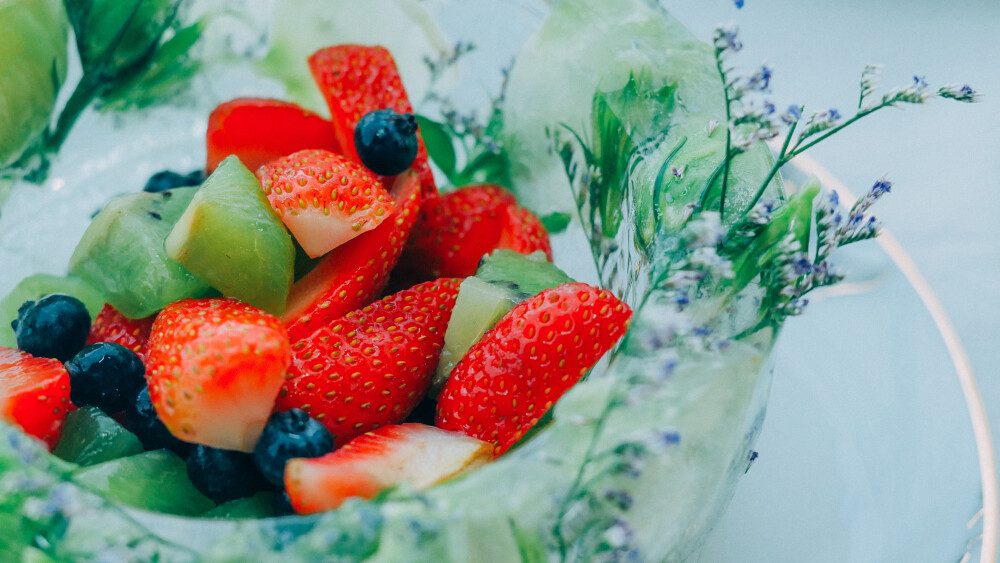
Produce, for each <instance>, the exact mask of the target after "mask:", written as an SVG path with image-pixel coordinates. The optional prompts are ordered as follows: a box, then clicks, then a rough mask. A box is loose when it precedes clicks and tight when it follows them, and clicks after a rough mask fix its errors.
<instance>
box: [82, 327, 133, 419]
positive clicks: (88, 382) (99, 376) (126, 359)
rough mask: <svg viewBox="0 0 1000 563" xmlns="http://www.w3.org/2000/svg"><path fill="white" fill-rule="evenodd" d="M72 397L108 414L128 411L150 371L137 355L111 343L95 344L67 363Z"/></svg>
mask: <svg viewBox="0 0 1000 563" xmlns="http://www.w3.org/2000/svg"><path fill="white" fill-rule="evenodd" d="M66 371H67V372H69V384H70V387H69V397H70V399H72V400H73V403H74V404H76V405H77V406H81V407H82V406H84V405H91V406H94V407H97V408H99V409H101V410H102V411H104V412H106V413H108V414H114V413H116V412H120V411H122V410H125V405H127V404H128V403H130V402H134V401H135V396H136V395H137V394H138V393H139V390H140V389H142V386H143V384H144V381H145V372H146V369H145V367H144V366H143V365H142V360H140V359H139V356H137V355H136V354H135V352H133V351H131V350H129V349H128V348H126V347H124V346H122V345H120V344H113V343H111V342H98V343H97V344H91V345H90V346H87V347H86V348H84V349H83V350H80V352H79V353H78V354H77V355H75V356H73V359H71V360H70V361H68V362H66Z"/></svg>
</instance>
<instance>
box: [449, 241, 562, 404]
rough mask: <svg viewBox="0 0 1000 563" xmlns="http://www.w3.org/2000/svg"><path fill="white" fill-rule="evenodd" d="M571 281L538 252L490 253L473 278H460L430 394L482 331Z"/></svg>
mask: <svg viewBox="0 0 1000 563" xmlns="http://www.w3.org/2000/svg"><path fill="white" fill-rule="evenodd" d="M571 281H573V279H572V278H570V277H569V276H567V275H566V273H565V272H563V271H562V270H560V269H559V268H557V267H556V266H555V265H554V264H552V263H551V262H549V261H548V260H547V259H546V258H545V253H544V252H542V251H537V252H533V253H532V254H529V255H524V254H520V253H518V252H514V251H513V250H496V251H494V252H493V253H492V254H491V255H489V256H487V257H485V258H484V259H483V261H482V263H480V265H479V269H478V270H476V275H475V276H472V277H468V278H465V281H463V282H462V285H461V286H459V289H458V297H457V298H456V299H455V308H454V309H453V310H452V312H451V320H449V321H448V329H447V330H446V331H445V333H444V348H443V349H442V350H441V360H440V361H439V362H438V366H437V372H436V373H435V374H434V379H433V381H432V383H431V394H432V396H434V397H436V396H437V394H438V391H440V389H441V387H443V386H444V384H445V382H447V381H448V376H449V375H451V370H452V369H454V368H455V366H456V365H457V364H458V362H459V361H460V360H461V359H462V358H463V357H464V356H465V354H466V353H467V352H468V351H469V349H470V348H472V345H473V344H475V343H476V342H477V341H478V340H479V339H480V338H482V337H483V335H484V334H486V331H488V330H489V329H491V328H493V325H495V324H496V323H497V321H499V320H500V319H501V318H502V317H503V316H504V315H506V314H507V312H508V311H510V310H511V309H513V308H514V305H517V304H518V303H520V302H521V301H524V300H525V299H528V298H529V297H533V296H535V295H537V294H538V293H541V292H542V290H545V289H548V288H551V287H556V286H557V285H559V284H562V283H566V282H571Z"/></svg>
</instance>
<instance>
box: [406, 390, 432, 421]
mask: <svg viewBox="0 0 1000 563" xmlns="http://www.w3.org/2000/svg"><path fill="white" fill-rule="evenodd" d="M436 416H437V401H435V400H434V399H431V398H429V397H425V398H424V400H423V401H420V403H418V404H417V407H416V408H415V409H413V412H411V413H410V416H407V417H406V420H404V421H403V422H416V423H418V424H426V425H427V426H434V419H435V417H436Z"/></svg>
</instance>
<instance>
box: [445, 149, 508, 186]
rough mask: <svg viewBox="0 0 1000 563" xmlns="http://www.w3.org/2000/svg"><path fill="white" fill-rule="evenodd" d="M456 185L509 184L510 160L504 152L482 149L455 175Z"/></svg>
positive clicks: (454, 181)
mask: <svg viewBox="0 0 1000 563" xmlns="http://www.w3.org/2000/svg"><path fill="white" fill-rule="evenodd" d="M453 183H454V184H455V186H456V187H459V186H465V185H468V184H499V185H501V186H509V185H510V161H508V160H507V154H506V153H504V152H492V151H488V150H486V151H484V152H481V153H479V154H478V155H477V156H476V157H475V158H473V159H472V160H471V161H470V162H469V164H467V165H466V166H465V168H463V169H462V171H461V172H460V173H458V174H456V175H455V179H454V180H453Z"/></svg>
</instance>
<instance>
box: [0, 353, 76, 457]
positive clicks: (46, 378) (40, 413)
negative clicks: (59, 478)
mask: <svg viewBox="0 0 1000 563" xmlns="http://www.w3.org/2000/svg"><path fill="white" fill-rule="evenodd" d="M73 408H74V407H73V403H71V402H70V401H69V374H67V373H66V368H64V367H63V365H62V363H60V362H59V360H53V359H51V358H35V357H33V356H31V355H30V354H27V353H25V352H21V351H18V350H12V349H10V348H2V347H0V419H2V420H4V421H5V422H8V423H10V424H14V425H15V426H19V427H20V428H21V429H22V430H24V432H25V433H26V434H28V435H31V436H34V437H36V438H38V439H40V440H42V441H44V442H45V443H46V444H47V445H48V446H49V450H51V449H52V448H54V447H55V446H56V443H57V442H59V436H60V435H61V434H62V429H63V422H64V421H65V420H66V414H67V413H68V412H69V411H71V410H73Z"/></svg>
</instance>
